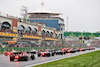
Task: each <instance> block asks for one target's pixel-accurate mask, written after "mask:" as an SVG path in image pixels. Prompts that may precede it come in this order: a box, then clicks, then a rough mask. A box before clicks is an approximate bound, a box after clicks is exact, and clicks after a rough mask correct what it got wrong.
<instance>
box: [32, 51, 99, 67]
mask: <svg viewBox="0 0 100 67" xmlns="http://www.w3.org/2000/svg"><path fill="white" fill-rule="evenodd" d="M33 67H100V51H95V52H91V53H87V54H82V55H79V56H75V57H71V58H66V59H62V60H58V61H54V62H50V63H46V64H41V65H37V66H33Z"/></svg>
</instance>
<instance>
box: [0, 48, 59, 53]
mask: <svg viewBox="0 0 100 67" xmlns="http://www.w3.org/2000/svg"><path fill="white" fill-rule="evenodd" d="M53 48H55V49H60V48H61V47H23V48H21V47H20V48H19V47H14V48H0V54H4V53H5V51H6V50H12V49H14V50H15V51H24V52H26V51H27V50H29V49H35V50H44V49H53Z"/></svg>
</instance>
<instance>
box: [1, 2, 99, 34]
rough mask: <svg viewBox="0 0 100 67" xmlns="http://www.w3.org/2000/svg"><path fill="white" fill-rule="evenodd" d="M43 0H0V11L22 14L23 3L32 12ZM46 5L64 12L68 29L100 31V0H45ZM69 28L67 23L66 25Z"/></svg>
mask: <svg viewBox="0 0 100 67" xmlns="http://www.w3.org/2000/svg"><path fill="white" fill-rule="evenodd" d="M41 2H42V0H0V12H1V13H3V14H9V15H13V16H18V17H19V16H20V8H21V7H22V5H24V6H27V7H28V12H32V11H34V10H36V9H37V8H39V7H40V4H41ZM44 3H45V7H46V8H47V9H49V10H51V11H54V12H59V13H63V15H62V16H61V17H62V18H64V20H65V25H66V24H67V22H66V18H67V16H68V17H69V22H68V31H80V32H83V31H86V32H96V31H100V0H44ZM66 30H67V25H66Z"/></svg>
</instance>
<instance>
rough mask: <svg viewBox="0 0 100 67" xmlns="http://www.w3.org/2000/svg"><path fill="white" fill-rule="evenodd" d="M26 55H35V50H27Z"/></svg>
mask: <svg viewBox="0 0 100 67" xmlns="http://www.w3.org/2000/svg"><path fill="white" fill-rule="evenodd" d="M27 53H28V54H29V53H31V54H36V53H37V50H35V49H32V50H28V51H27Z"/></svg>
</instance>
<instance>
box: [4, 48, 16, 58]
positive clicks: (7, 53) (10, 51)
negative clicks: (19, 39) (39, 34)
mask: <svg viewBox="0 0 100 67" xmlns="http://www.w3.org/2000/svg"><path fill="white" fill-rule="evenodd" d="M13 52H17V51H15V50H13V49H12V50H6V52H5V54H4V55H5V56H8V55H12V54H13Z"/></svg>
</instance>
